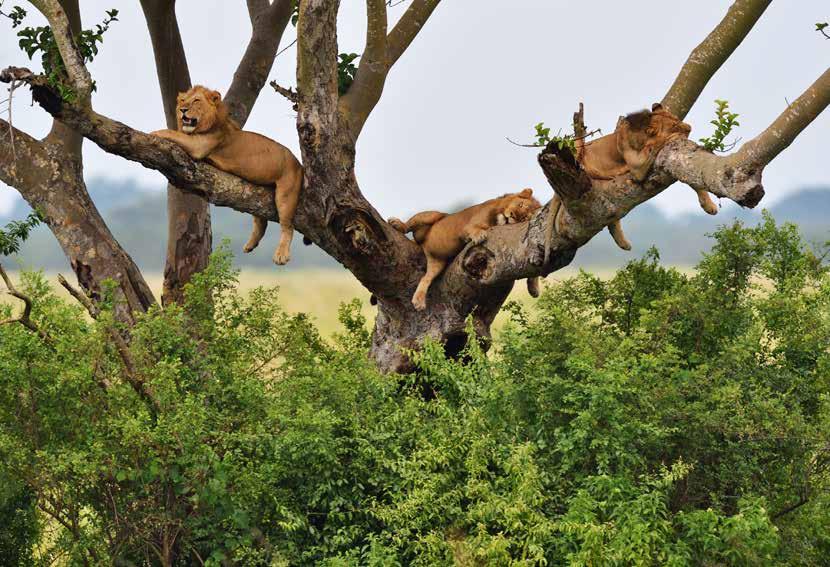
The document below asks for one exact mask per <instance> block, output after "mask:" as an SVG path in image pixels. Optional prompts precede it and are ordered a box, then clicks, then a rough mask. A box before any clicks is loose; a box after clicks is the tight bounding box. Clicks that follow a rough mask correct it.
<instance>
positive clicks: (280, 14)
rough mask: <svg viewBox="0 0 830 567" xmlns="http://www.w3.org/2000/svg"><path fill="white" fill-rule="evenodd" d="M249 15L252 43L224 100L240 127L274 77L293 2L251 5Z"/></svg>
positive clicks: (240, 62) (283, 0)
mask: <svg viewBox="0 0 830 567" xmlns="http://www.w3.org/2000/svg"><path fill="white" fill-rule="evenodd" d="M252 4H254V5H255V6H254V7H253V8H252V6H251V5H252ZM263 4H264V5H263ZM248 11H249V14H250V15H251V25H252V32H251V39H250V41H249V42H248V47H247V48H246V49H245V54H244V55H243V56H242V59H241V60H240V61H239V65H238V66H237V68H236V72H234V75H233V82H232V83H231V86H230V88H229V89H228V92H227V93H226V94H225V97H224V100H225V104H227V105H228V108H229V109H230V113H231V116H232V117H233V119H234V120H236V121H237V122H238V123H239V124H240V125H244V124H245V122H246V121H247V120H248V115H249V114H250V113H251V110H252V109H253V107H254V102H256V99H257V97H258V96H259V93H260V91H262V87H263V86H265V81H267V80H268V75H269V74H270V73H271V68H272V67H273V65H274V59H275V58H276V55H277V50H278V49H279V45H280V41H281V40H282V35H283V32H284V31H285V28H286V26H287V25H288V21H289V20H290V19H291V0H275V2H274V3H273V4H270V5H269V4H268V2H267V1H263V2H256V1H253V2H251V1H249V2H248Z"/></svg>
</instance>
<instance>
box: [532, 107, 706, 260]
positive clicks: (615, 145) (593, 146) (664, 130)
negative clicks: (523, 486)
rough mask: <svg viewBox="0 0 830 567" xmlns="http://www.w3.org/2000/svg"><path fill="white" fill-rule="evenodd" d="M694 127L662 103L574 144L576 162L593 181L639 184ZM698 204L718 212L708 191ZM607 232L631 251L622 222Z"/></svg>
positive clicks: (553, 217) (549, 234) (700, 195)
mask: <svg viewBox="0 0 830 567" xmlns="http://www.w3.org/2000/svg"><path fill="white" fill-rule="evenodd" d="M691 131H692V127H691V126H689V125H688V124H686V123H685V122H683V121H681V120H680V119H679V118H677V117H676V116H675V115H674V114H672V113H671V112H669V111H668V110H666V109H665V108H663V106H662V105H661V104H659V103H655V104H654V105H652V107H651V111H648V110H642V111H640V112H634V113H632V114H629V115H628V116H621V117H620V118H619V120H618V121H617V127H616V128H615V129H614V131H613V132H612V133H611V134H608V135H606V136H602V137H600V138H597V139H596V140H592V141H590V142H586V141H585V139H584V138H578V139H577V140H576V141H575V144H574V146H575V149H576V160H577V161H578V162H579V164H580V166H581V167H582V169H583V170H584V171H585V173H587V174H588V176H589V177H591V178H592V179H599V180H609V179H613V178H615V177H617V176H620V175H626V174H629V173H630V174H631V177H632V178H633V179H634V181H636V182H637V183H642V182H643V181H645V179H646V177H648V173H649V171H651V167H652V166H653V165H654V160H655V159H657V154H658V153H660V150H661V149H663V147H664V146H665V145H666V144H668V143H669V142H670V141H672V140H676V139H678V138H688V137H689V133H691ZM695 192H696V193H697V198H698V202H699V203H700V206H701V207H702V208H703V210H704V211H706V212H707V213H709V214H710V215H714V214H716V213H717V212H718V208H717V205H715V203H714V202H713V201H712V199H711V198H710V197H709V194H708V193H707V192H706V191H702V190H697V189H696V190H695ZM560 205H561V203H556V209H555V212H554V207H551V211H552V214H551V215H550V219H549V220H548V226H547V227H546V244H545V262H547V260H548V256H549V251H550V241H551V238H552V236H553V231H554V230H556V218H557V213H558V212H559V206H560ZM608 230H609V232H610V233H611V236H612V237H613V238H614V242H616V243H617V246H619V247H620V248H622V249H623V250H631V243H630V242H629V241H628V239H627V238H626V237H625V234H624V233H623V230H622V224H621V223H620V221H619V219H618V220H615V221H614V222H612V223H611V224H609V225H608Z"/></svg>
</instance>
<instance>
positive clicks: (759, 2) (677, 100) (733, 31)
mask: <svg viewBox="0 0 830 567" xmlns="http://www.w3.org/2000/svg"><path fill="white" fill-rule="evenodd" d="M771 1H772V0H736V1H735V3H734V4H732V6H731V7H730V8H729V11H728V12H727V13H726V16H725V17H724V18H723V20H721V22H720V23H719V24H718V25H717V27H715V29H714V30H712V32H711V33H710V34H709V35H708V36H706V39H704V40H703V42H701V44H700V45H698V46H697V47H696V48H695V49H694V50H693V51H692V54H691V55H689V59H688V60H687V61H686V63H685V64H684V65H683V68H682V69H681V70H680V74H679V75H678V76H677V78H676V79H675V80H674V84H672V86H671V88H670V89H669V92H667V93H666V96H664V97H663V106H664V107H666V108H667V109H668V110H670V111H671V112H672V113H673V114H674V115H675V116H677V117H678V118H680V119H681V120H682V119H683V118H684V117H685V116H686V114H688V113H689V110H690V109H691V108H692V105H693V104H694V103H695V101H696V100H697V98H698V97H699V96H700V93H701V92H703V89H704V88H705V87H706V84H707V83H708V82H709V79H711V78H712V76H713V75H714V74H715V73H716V72H717V71H718V69H720V67H721V65H723V64H724V62H725V61H726V60H727V59H729V57H730V56H731V55H732V53H733V52H734V51H735V49H737V47H738V46H739V45H740V44H741V42H742V41H743V40H744V38H745V37H746V36H747V34H749V31H750V30H751V29H752V27H753V26H754V25H755V22H757V21H758V19H759V18H760V17H761V14H763V13H764V10H766V9H767V7H768V6H769V5H770V2H771Z"/></svg>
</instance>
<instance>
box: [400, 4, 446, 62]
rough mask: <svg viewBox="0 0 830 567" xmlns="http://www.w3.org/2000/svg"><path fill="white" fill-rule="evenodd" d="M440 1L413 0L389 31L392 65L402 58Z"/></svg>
mask: <svg viewBox="0 0 830 567" xmlns="http://www.w3.org/2000/svg"><path fill="white" fill-rule="evenodd" d="M439 2H441V0H412V4H410V5H409V8H407V9H406V12H404V14H403V16H401V19H400V20H398V23H397V24H395V27H394V28H392V31H391V32H389V38H388V39H387V42H386V43H387V52H386V58H387V61H388V62H389V66H390V67H391V66H392V65H394V64H395V63H396V62H397V61H398V59H400V57H401V55H403V53H404V51H406V49H407V48H408V47H409V44H411V43H412V40H414V39H415V36H416V35H418V32H420V31H421V29H422V28H423V27H424V24H426V22H427V20H428V19H429V17H430V16H431V15H432V12H433V10H435V8H436V7H437V6H438V4H439Z"/></svg>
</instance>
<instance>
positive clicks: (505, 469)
mask: <svg viewBox="0 0 830 567" xmlns="http://www.w3.org/2000/svg"><path fill="white" fill-rule="evenodd" d="M714 238H715V240H716V244H715V246H714V248H713V250H712V252H711V253H710V254H709V255H707V256H706V257H705V258H704V259H703V261H702V262H701V263H700V265H699V266H698V268H697V270H696V271H695V272H694V274H693V275H686V274H683V273H680V272H677V271H675V270H673V269H667V268H664V267H662V266H661V265H660V263H659V258H658V255H657V253H656V251H653V252H651V253H650V254H649V255H647V256H646V257H645V258H643V259H641V260H638V261H635V262H632V263H631V264H629V265H628V266H627V267H626V268H625V269H623V270H621V271H620V272H619V273H618V274H617V275H616V276H615V277H614V278H612V279H610V280H608V281H602V280H599V279H597V278H595V277H593V276H591V275H588V274H581V275H580V276H578V277H577V278H574V279H572V280H570V281H567V282H565V283H563V284H560V285H555V286H551V287H550V288H549V289H548V290H547V292H546V293H545V294H544V295H543V297H542V298H541V300H540V301H539V302H538V304H537V306H536V307H535V308H534V309H533V313H531V314H529V313H527V312H525V311H524V310H523V309H522V308H520V307H519V306H517V305H512V306H510V307H509V309H510V310H511V312H512V321H511V323H510V324H509V325H508V327H507V329H506V330H505V331H504V332H503V333H502V336H501V338H500V339H499V340H498V341H497V344H496V347H495V348H494V349H493V352H491V353H489V354H486V355H485V353H483V352H481V351H480V350H479V348H478V347H477V346H476V345H475V344H472V345H470V347H469V348H468V351H467V352H466V353H465V354H466V356H465V357H464V361H463V362H456V361H449V360H446V359H445V358H444V355H443V349H442V348H441V347H440V346H439V345H435V344H428V345H427V346H426V348H425V349H424V350H423V352H421V353H418V354H416V355H415V356H416V358H417V361H418V363H419V368H420V370H419V372H418V373H417V374H415V375H412V376H405V377H402V376H383V375H381V374H379V373H378V372H377V371H376V370H375V369H374V368H373V366H372V364H371V363H370V362H369V360H368V357H367V350H368V345H369V336H368V334H367V331H366V328H365V321H364V320H362V319H361V317H360V316H359V310H358V309H357V305H356V304H352V305H347V306H344V307H343V309H342V312H341V319H342V320H343V322H344V326H345V329H346V330H345V331H344V333H343V334H342V335H341V336H338V337H336V338H335V339H334V340H333V341H326V340H323V339H322V338H321V337H320V336H319V334H318V333H317V332H316V330H315V329H314V327H313V325H312V324H311V323H310V322H309V321H308V320H307V319H306V318H305V317H303V316H301V315H298V316H288V315H286V314H284V313H283V312H281V311H280V309H279V308H278V306H277V299H276V298H277V295H276V292H275V291H274V290H264V289H263V290H258V291H256V292H254V293H253V294H251V295H250V297H247V298H242V297H240V296H239V295H238V294H237V293H236V291H235V287H234V274H233V273H232V271H231V270H230V268H229V265H230V263H229V259H228V257H227V253H225V252H220V253H219V254H217V255H216V256H215V258H214V261H213V263H212V265H211V267H210V269H209V270H207V271H206V272H205V273H204V274H202V275H201V276H199V277H198V278H197V280H196V281H195V282H194V283H193V284H192V285H191V286H190V288H189V289H188V292H187V302H186V305H185V306H184V307H183V308H181V309H180V308H176V307H171V308H167V309H165V310H163V311H162V310H158V309H154V310H151V312H150V313H148V314H147V315H146V316H143V317H142V318H141V320H140V321H139V322H138V324H137V325H136V327H135V328H134V329H133V330H132V331H131V333H132V341H131V346H130V353H129V356H128V357H127V360H129V361H130V364H131V368H132V369H131V370H130V372H129V374H128V372H127V370H126V368H127V366H126V365H125V362H124V358H123V357H122V356H120V355H119V353H118V349H117V348H116V346H117V345H116V343H115V342H114V341H113V339H112V337H113V332H114V331H118V330H119V329H118V327H117V325H116V324H115V323H114V322H113V321H112V319H111V318H110V316H109V315H108V313H109V311H108V309H107V299H106V298H105V299H104V312H103V314H102V315H101V316H100V317H99V319H98V320H97V321H90V320H89V319H88V318H87V317H85V316H84V315H83V314H82V312H81V310H80V309H79V308H77V307H75V306H69V305H66V304H64V303H63V302H62V301H60V300H58V299H56V298H55V297H54V296H53V295H52V293H51V292H50V291H49V289H48V288H47V286H46V284H45V283H44V282H43V280H42V278H41V277H40V276H38V275H31V274H30V275H27V276H26V278H25V282H24V285H22V286H21V289H24V288H25V290H26V291H27V293H29V294H30V295H32V296H33V298H34V301H35V309H34V312H33V317H34V319H35V322H36V323H37V324H38V325H39V326H40V328H41V329H42V330H43V331H44V332H45V333H46V334H47V335H48V337H49V340H48V341H46V340H44V339H43V338H41V337H39V336H38V335H36V334H34V333H31V332H29V331H27V330H26V329H25V328H23V327H22V326H20V325H6V326H2V327H0V463H2V464H0V479H8V486H10V487H17V488H15V489H14V490H10V494H11V495H10V496H9V498H6V499H5V500H0V514H2V515H3V517H2V518H0V530H2V535H0V546H3V545H6V546H7V545H9V543H8V542H10V541H12V542H17V544H16V545H18V546H21V545H24V544H23V543H21V542H26V541H29V542H31V541H33V540H37V543H36V544H35V546H34V550H35V553H34V560H35V561H39V562H42V563H43V564H46V563H48V560H51V559H53V558H59V562H61V561H62V562H63V563H65V564H72V565H75V564H84V563H86V564H90V565H111V564H116V565H156V564H174V563H175V564H178V565H200V564H203V563H204V564H207V565H223V564H240V565H310V564H323V565H331V566H335V565H337V566H339V565H344V566H345V565H383V566H386V565H451V564H453V563H455V564H458V565H513V564H515V565H592V566H597V565H772V564H785V565H817V564H821V563H822V562H823V561H825V560H826V557H828V556H830V497H828V488H830V479H829V478H828V465H830V396H828V387H830V352H829V347H828V345H830V276H828V273H827V271H826V269H825V268H823V267H822V264H821V262H820V260H819V259H817V258H816V257H815V256H814V255H813V254H812V253H810V252H809V251H808V249H807V248H806V247H805V245H804V244H803V243H802V242H801V240H800V238H799V236H798V233H797V231H796V230H795V229H794V228H793V227H790V226H783V227H776V226H775V224H774V223H773V221H772V220H771V219H770V218H765V220H764V222H763V223H762V224H761V225H760V226H759V227H757V228H746V227H743V226H741V225H735V226H732V227H728V228H724V229H722V230H720V231H719V232H718V233H717V234H715V235H714ZM6 315H7V313H3V312H2V311H0V319H2V318H3V317H4V316H6ZM127 378H130V379H127ZM131 381H132V383H131ZM138 384H144V386H143V390H142V388H141V387H137V385H138ZM425 385H426V386H427V387H428V388H429V389H430V390H431V391H434V392H435V396H434V397H433V396H429V398H430V399H425V397H424V396H423V392H424V388H425ZM15 498H17V499H18V500H14V499H15ZM33 504H36V506H37V510H38V513H37V516H36V518H35V516H33V512H32V510H33V508H32V505H33ZM27 511H28V512H27ZM26 514H29V515H28V516H27V515H26ZM12 515H16V517H17V520H16V521H17V523H14V524H12V523H10V522H9V518H10V517H11V516H12ZM33 518H35V519H36V520H37V521H36V522H33V521H31V520H32V519H33ZM27 519H28V520H27ZM7 526H14V528H13V529H14V530H16V531H14V532H13V533H12V532H11V531H10V529H11V528H9V527H7ZM38 534H39V535H38ZM29 551H31V548H29V547H27V548H26V549H24V550H21V552H20V555H22V556H27V555H31V554H29ZM21 561H25V558H24V559H21Z"/></svg>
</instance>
